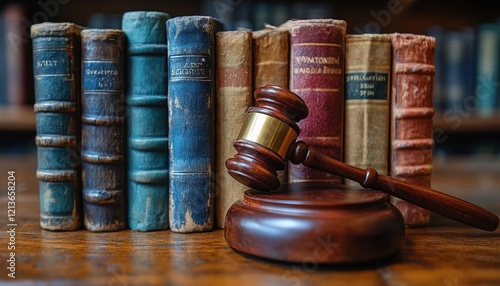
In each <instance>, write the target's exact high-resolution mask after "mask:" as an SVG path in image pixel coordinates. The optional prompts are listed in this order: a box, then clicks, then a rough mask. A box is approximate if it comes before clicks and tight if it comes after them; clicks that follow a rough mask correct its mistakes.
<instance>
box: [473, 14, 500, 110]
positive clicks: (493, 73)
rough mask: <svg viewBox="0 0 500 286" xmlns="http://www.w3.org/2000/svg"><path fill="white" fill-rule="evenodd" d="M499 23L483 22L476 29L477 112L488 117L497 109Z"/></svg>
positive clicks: (499, 61)
mask: <svg viewBox="0 0 500 286" xmlns="http://www.w3.org/2000/svg"><path fill="white" fill-rule="evenodd" d="M499 50H500V23H484V24H481V25H479V26H478V31H477V66H476V69H477V70H476V94H475V95H476V101H477V107H476V109H477V114H478V115H479V116H481V117H490V116H493V115H494V114H495V112H497V111H498V97H500V87H499V85H498V81H499V79H500V72H499V66H500V52H499Z"/></svg>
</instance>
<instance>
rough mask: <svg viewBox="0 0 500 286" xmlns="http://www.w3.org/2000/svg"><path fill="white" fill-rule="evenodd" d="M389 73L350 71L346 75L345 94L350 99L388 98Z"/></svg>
mask: <svg viewBox="0 0 500 286" xmlns="http://www.w3.org/2000/svg"><path fill="white" fill-rule="evenodd" d="M388 79H389V75H388V74H387V73H378V72H366V73H349V74H346V77H345V89H346V92H345V96H346V98H345V99H347V100H349V99H380V100H386V99H387V84H388Z"/></svg>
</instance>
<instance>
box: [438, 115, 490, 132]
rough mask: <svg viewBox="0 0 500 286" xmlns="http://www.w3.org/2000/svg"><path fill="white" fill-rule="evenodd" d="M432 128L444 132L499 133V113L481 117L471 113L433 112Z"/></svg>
mask: <svg viewBox="0 0 500 286" xmlns="http://www.w3.org/2000/svg"><path fill="white" fill-rule="evenodd" d="M434 128H439V129H441V130H443V131H444V132H446V133H478V132H481V133H482V132H490V133H500V113H497V114H495V115H493V116H489V117H482V116H478V115H471V114H467V113H464V114H448V115H445V114H435V115H434Z"/></svg>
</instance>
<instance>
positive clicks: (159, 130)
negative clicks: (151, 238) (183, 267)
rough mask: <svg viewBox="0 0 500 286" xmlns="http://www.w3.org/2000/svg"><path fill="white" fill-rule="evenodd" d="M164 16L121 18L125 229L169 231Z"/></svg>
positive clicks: (142, 13)
mask: <svg viewBox="0 0 500 286" xmlns="http://www.w3.org/2000/svg"><path fill="white" fill-rule="evenodd" d="M169 18H170V17H169V15H168V14H167V13H162V12H154V11H150V12H149V11H148V12H146V11H134V12H127V13H125V14H124V15H123V25H122V29H123V30H124V32H125V35H126V36H127V38H128V55H127V60H128V66H127V68H128V73H127V76H128V80H127V84H128V89H127V107H128V109H127V110H128V112H127V115H128V118H127V126H128V129H127V130H128V133H127V136H128V146H127V148H128V164H127V165H128V189H127V191H128V194H127V195H128V226H129V227H130V229H132V230H138V231H151V230H161V229H168V125H167V124H166V123H167V122H168V117H167V116H168V111H167V85H168V84H167V83H168V82H167V38H166V26H165V22H166V21H167V20H168V19H169Z"/></svg>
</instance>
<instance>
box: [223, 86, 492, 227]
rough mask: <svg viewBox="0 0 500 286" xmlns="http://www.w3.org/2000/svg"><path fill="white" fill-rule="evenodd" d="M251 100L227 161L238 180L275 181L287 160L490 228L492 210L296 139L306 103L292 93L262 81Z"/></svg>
mask: <svg viewBox="0 0 500 286" xmlns="http://www.w3.org/2000/svg"><path fill="white" fill-rule="evenodd" d="M254 97H255V105H256V106H253V107H250V108H248V110H247V114H246V118H245V122H244V124H243V126H242V129H241V132H240V134H239V136H238V139H237V140H236V142H235V143H234V145H233V146H234V147H235V149H236V151H237V154H236V155H234V157H232V158H229V159H227V160H226V168H227V169H228V173H229V174H230V175H231V176H232V177H233V178H234V179H236V180H237V181H238V182H240V183H242V184H244V185H246V186H248V187H250V188H252V189H255V190H259V191H267V192H269V191H272V190H276V189H278V188H279V186H280V181H279V179H278V176H277V171H278V170H284V169H285V166H286V165H285V164H286V160H287V159H289V160H290V161H291V162H292V163H293V164H303V165H304V166H307V167H310V168H314V169H317V170H320V171H324V172H328V173H331V174H334V175H338V176H341V177H344V178H347V179H351V180H353V181H356V182H358V183H359V184H360V185H361V186H362V187H364V188H369V189H374V190H378V191H382V192H384V193H387V194H389V195H392V196H395V197H398V198H400V199H403V200H405V201H407V202H410V203H412V204H415V205H417V206H420V207H423V208H425V209H428V210H430V211H432V212H435V213H437V214H440V215H442V216H445V217H448V218H450V219H453V220H455V221H458V222H461V223H464V224H466V225H469V226H472V227H476V228H479V229H483V230H487V231H494V230H496V229H497V227H498V224H499V219H498V217H497V216H496V215H494V214H493V213H491V212H489V211H487V210H485V209H483V208H481V207H479V206H476V205H474V204H472V203H469V202H467V201H464V200H462V199H459V198H457V197H454V196H451V195H448V194H445V193H441V192H439V191H436V190H433V189H430V188H426V187H423V186H419V185H415V184H410V183H407V182H403V181H400V180H397V179H395V178H392V177H389V176H386V175H381V174H378V173H377V171H376V170H374V169H372V168H367V169H360V168H357V167H354V166H351V165H348V164H345V163H343V162H341V161H338V160H335V159H333V158H330V157H328V156H326V155H324V154H322V153H321V152H319V151H317V150H316V149H315V148H314V146H308V145H307V144H306V143H305V142H302V141H297V142H295V140H296V139H297V136H298V134H299V133H300V128H299V126H298V125H297V124H296V122H299V121H300V120H302V119H305V118H306V117H307V116H308V114H309V109H308V108H307V106H306V104H305V102H304V101H303V100H302V99H301V98H300V97H299V96H298V95H296V94H294V93H293V92H291V91H289V90H286V89H283V88H280V87H277V86H269V85H266V86H263V87H260V88H257V89H256V90H255V93H254Z"/></svg>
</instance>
